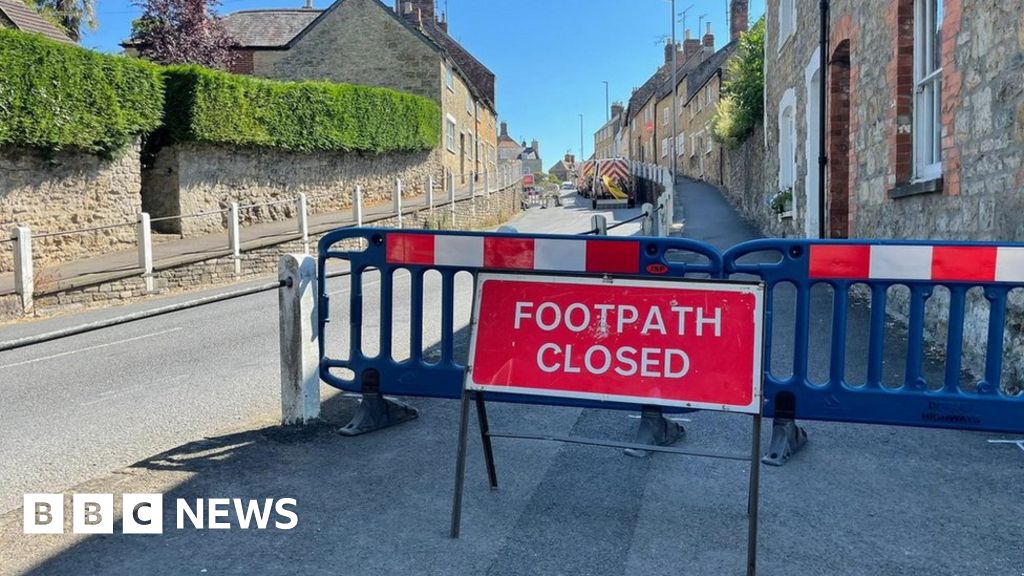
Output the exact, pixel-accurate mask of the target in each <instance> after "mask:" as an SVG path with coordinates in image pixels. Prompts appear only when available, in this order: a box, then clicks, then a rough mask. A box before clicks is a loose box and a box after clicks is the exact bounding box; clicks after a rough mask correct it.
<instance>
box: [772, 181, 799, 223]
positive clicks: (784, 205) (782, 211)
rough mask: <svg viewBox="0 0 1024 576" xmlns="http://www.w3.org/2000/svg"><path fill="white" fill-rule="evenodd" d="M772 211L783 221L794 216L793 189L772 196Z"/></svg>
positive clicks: (783, 190) (780, 191)
mask: <svg viewBox="0 0 1024 576" xmlns="http://www.w3.org/2000/svg"><path fill="white" fill-rule="evenodd" d="M769 205H770V206H771V209H772V211H773V212H775V214H776V215H777V216H778V217H779V219H780V220H781V219H782V218H785V217H787V216H792V215H793V187H792V186H790V187H788V188H784V189H782V190H779V191H778V192H776V193H775V195H774V196H772V198H771V201H770V204H769Z"/></svg>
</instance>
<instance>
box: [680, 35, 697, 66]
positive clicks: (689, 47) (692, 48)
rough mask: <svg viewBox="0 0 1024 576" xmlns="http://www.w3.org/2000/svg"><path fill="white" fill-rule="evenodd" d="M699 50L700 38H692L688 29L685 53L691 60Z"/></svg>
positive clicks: (684, 44)
mask: <svg viewBox="0 0 1024 576" xmlns="http://www.w3.org/2000/svg"><path fill="white" fill-rule="evenodd" d="M697 52H700V40H698V39H696V38H690V31H689V30H687V31H686V40H683V55H684V56H685V57H686V59H687V60H689V59H690V58H692V57H693V55H694V54H696V53H697Z"/></svg>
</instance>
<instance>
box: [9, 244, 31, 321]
mask: <svg viewBox="0 0 1024 576" xmlns="http://www.w3.org/2000/svg"><path fill="white" fill-rule="evenodd" d="M11 232H12V233H13V234H14V292H15V293H17V294H18V296H20V297H21V311H22V313H23V314H29V313H31V312H32V295H33V292H34V291H35V277H34V271H33V269H32V230H30V229H29V227H28V226H15V227H14V228H12V229H11Z"/></svg>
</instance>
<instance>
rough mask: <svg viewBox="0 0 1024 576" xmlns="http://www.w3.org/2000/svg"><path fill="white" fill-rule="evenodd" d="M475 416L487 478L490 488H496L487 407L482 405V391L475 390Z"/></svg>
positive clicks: (496, 477)
mask: <svg viewBox="0 0 1024 576" xmlns="http://www.w3.org/2000/svg"><path fill="white" fill-rule="evenodd" d="M475 396H476V418H477V422H479V424H480V441H481V442H482V443H483V445H484V462H485V463H486V464H487V480H488V481H489V482H490V483H491V490H497V489H498V473H497V471H496V470H495V468H494V449H493V448H492V447H491V425H490V424H489V423H488V422H487V407H486V406H485V405H484V393H483V392H477V393H476V394H475Z"/></svg>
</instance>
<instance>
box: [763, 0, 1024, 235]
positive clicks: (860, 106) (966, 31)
mask: <svg viewBox="0 0 1024 576" xmlns="http://www.w3.org/2000/svg"><path fill="white" fill-rule="evenodd" d="M1019 8H1020V7H1019V5H1015V4H1014V3H997V2H990V1H985V0H894V1H891V2H890V1H882V0H871V1H868V2H854V1H852V0H833V1H832V3H831V12H830V31H831V33H830V41H829V53H828V54H827V55H826V56H827V62H828V70H827V75H826V76H827V80H826V81H827V83H828V85H827V86H826V88H827V92H828V100H827V103H826V117H827V126H826V130H825V132H826V137H825V138H826V150H827V155H828V168H827V173H826V182H825V184H826V191H827V194H826V214H827V218H826V224H827V226H826V233H827V236H829V237H834V238H844V237H869V238H942V239H976V240H989V239H991V240H1022V239H1024V219H1021V218H1020V217H1019V214H1020V213H1021V212H1022V210H1024V198H1022V197H1021V194H1020V192H1021V189H1022V188H1024V169H1022V168H1021V166H1022V165H1024V162H1022V161H1024V57H1022V54H1024V22H1022V20H1021V18H1020V17H1019V14H1018V13H1019ZM766 11H767V36H766V52H767V57H766V62H765V73H766V76H765V77H766V86H765V92H766V94H765V96H766V98H765V100H766V110H765V122H766V128H767V135H768V138H767V142H768V144H769V148H770V149H769V152H768V154H767V164H766V171H767V173H768V174H769V175H776V176H777V178H776V182H777V183H778V185H779V186H780V187H784V186H786V185H792V186H793V189H794V199H795V205H796V219H797V220H798V221H800V223H801V224H802V226H801V228H802V229H803V230H804V233H805V235H807V236H817V233H818V232H817V229H818V226H817V217H816V215H817V201H818V197H817V194H816V191H817V188H818V174H817V156H818V144H819V142H820V136H819V126H818V119H817V118H818V111H819V109H820V103H819V97H818V89H819V86H820V76H821V75H820V74H819V72H818V71H819V58H820V53H819V46H818V38H817V36H818V34H817V31H818V19H819V11H818V3H817V2H815V1H814V0H769V1H768V2H767V8H766ZM811 31H813V32H811ZM926 54H931V55H932V58H926V57H924V56H925V55H926Z"/></svg>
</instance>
